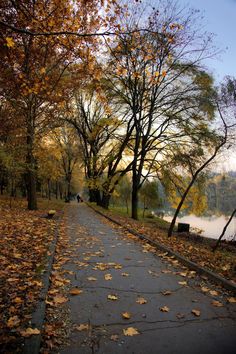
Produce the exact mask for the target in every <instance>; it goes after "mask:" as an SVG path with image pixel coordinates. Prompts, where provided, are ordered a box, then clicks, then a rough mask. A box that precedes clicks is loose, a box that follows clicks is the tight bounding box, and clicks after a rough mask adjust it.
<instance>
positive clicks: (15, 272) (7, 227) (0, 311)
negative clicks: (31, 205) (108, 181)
mask: <svg viewBox="0 0 236 354" xmlns="http://www.w3.org/2000/svg"><path fill="white" fill-rule="evenodd" d="M11 204H12V205H11V208H10V203H9V200H7V199H0V235H1V237H0V343H1V344H2V347H1V350H2V352H3V353H8V352H9V353H11V352H14V353H15V352H18V351H20V350H21V344H22V343H23V340H24V337H27V336H30V335H32V334H37V333H36V332H35V331H37V329H32V328H31V327H30V320H31V314H32V311H33V309H34V307H35V305H36V303H37V300H38V296H39V294H40V290H41V288H42V280H41V277H42V274H43V272H44V269H45V267H46V263H47V256H48V255H49V254H48V249H49V246H50V243H51V242H52V240H53V238H54V235H55V226H56V220H54V219H48V218H46V215H47V210H49V209H52V208H54V209H58V208H59V207H60V204H59V203H57V204H55V203H53V202H50V203H48V202H46V201H42V202H40V203H39V210H37V211H28V210H27V209H26V203H25V202H23V201H12V203H11ZM58 214H59V213H58ZM32 331H33V332H32Z"/></svg>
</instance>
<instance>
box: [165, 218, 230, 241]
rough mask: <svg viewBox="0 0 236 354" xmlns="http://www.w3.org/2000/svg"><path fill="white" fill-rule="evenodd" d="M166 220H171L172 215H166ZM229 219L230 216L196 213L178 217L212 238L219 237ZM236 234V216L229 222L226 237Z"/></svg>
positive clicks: (178, 220) (180, 220) (178, 219)
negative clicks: (197, 214)
mask: <svg viewBox="0 0 236 354" xmlns="http://www.w3.org/2000/svg"><path fill="white" fill-rule="evenodd" d="M164 219H165V220H167V221H171V219H172V217H171V216H165V217H164ZM228 220H229V217H228V216H224V215H221V216H210V217H199V216H195V215H186V216H183V217H180V218H177V223H178V222H185V223H188V224H190V227H196V228H198V229H201V230H203V232H202V233H201V235H203V236H206V237H210V238H215V239H217V238H219V236H220V234H221V233H222V231H223V228H224V226H225V224H226V223H227V221H228ZM235 234H236V217H235V218H233V220H232V221H231V223H230V224H229V226H228V228H227V231H226V233H225V235H224V239H228V240H232V238H233V236H234V235H235Z"/></svg>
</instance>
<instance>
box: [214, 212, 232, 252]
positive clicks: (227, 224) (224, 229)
mask: <svg viewBox="0 0 236 354" xmlns="http://www.w3.org/2000/svg"><path fill="white" fill-rule="evenodd" d="M235 213H236V209H234V210H233V212H232V214H231V216H230V218H229V220H228V221H227V223H226V225H225V226H224V228H223V231H222V233H221V235H220V237H219V238H218V240H217V242H216V244H215V246H214V247H213V252H215V250H216V249H217V247H218V245H219V243H220V241H221V239H222V237H223V236H224V234H225V232H226V230H227V228H228V226H229V224H230V223H231V221H232V219H233V217H234V214H235Z"/></svg>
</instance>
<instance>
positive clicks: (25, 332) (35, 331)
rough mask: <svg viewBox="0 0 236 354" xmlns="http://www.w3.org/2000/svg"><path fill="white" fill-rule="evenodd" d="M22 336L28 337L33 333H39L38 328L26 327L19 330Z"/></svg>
mask: <svg viewBox="0 0 236 354" xmlns="http://www.w3.org/2000/svg"><path fill="white" fill-rule="evenodd" d="M20 334H21V335H22V337H30V336H32V335H34V334H40V330H39V329H37V328H30V327H29V328H27V329H26V330H25V331H20Z"/></svg>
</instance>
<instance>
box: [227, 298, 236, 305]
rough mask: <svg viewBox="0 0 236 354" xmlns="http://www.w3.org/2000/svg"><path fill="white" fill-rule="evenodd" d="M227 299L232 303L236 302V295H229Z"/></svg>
mask: <svg viewBox="0 0 236 354" xmlns="http://www.w3.org/2000/svg"><path fill="white" fill-rule="evenodd" d="M227 301H228V302H230V303H231V304H235V303H236V297H227Z"/></svg>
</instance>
